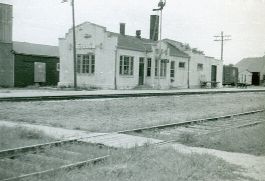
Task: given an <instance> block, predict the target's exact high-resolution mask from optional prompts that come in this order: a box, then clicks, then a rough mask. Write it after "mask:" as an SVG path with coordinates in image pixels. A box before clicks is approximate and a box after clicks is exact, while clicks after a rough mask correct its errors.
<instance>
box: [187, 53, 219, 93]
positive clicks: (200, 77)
mask: <svg viewBox="0 0 265 181" xmlns="http://www.w3.org/2000/svg"><path fill="white" fill-rule="evenodd" d="M186 53H188V54H189V55H190V57H191V59H190V87H191V88H198V87H200V81H211V71H212V70H211V69H212V65H215V66H217V75H216V82H219V85H218V86H219V87H221V86H222V81H223V77H222V76H223V62H222V61H220V60H217V59H214V58H211V57H207V56H205V55H201V54H195V53H192V52H190V51H189V52H186ZM198 64H203V70H198V69H197V66H198Z"/></svg>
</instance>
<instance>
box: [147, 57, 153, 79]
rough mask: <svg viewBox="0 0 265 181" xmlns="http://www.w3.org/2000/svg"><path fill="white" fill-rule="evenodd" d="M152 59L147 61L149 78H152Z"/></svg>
mask: <svg viewBox="0 0 265 181" xmlns="http://www.w3.org/2000/svg"><path fill="white" fill-rule="evenodd" d="M151 68H152V59H151V58H148V59H147V77H151Z"/></svg>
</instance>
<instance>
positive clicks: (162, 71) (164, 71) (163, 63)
mask: <svg viewBox="0 0 265 181" xmlns="http://www.w3.org/2000/svg"><path fill="white" fill-rule="evenodd" d="M158 62H159V60H158V59H156V60H155V77H158ZM167 62H168V60H167V59H162V60H161V61H160V67H159V68H160V72H159V73H160V77H166V76H167Z"/></svg>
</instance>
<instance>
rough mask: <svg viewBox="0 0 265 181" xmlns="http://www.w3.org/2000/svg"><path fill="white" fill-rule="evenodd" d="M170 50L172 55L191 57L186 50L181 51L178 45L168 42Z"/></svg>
mask: <svg viewBox="0 0 265 181" xmlns="http://www.w3.org/2000/svg"><path fill="white" fill-rule="evenodd" d="M167 44H168V47H169V50H170V56H174V57H183V58H189V57H190V56H189V55H188V54H186V53H185V52H183V51H181V50H180V49H178V48H177V46H176V45H174V44H172V43H170V42H167Z"/></svg>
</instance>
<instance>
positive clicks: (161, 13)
mask: <svg viewBox="0 0 265 181" xmlns="http://www.w3.org/2000/svg"><path fill="white" fill-rule="evenodd" d="M165 5H166V1H165V2H163V0H160V2H159V3H158V7H159V8H158V9H153V11H160V32H159V55H158V63H157V74H158V75H157V76H158V88H159V89H160V73H161V72H160V69H161V67H160V64H161V56H162V42H161V41H162V15H163V9H164V7H165Z"/></svg>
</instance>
